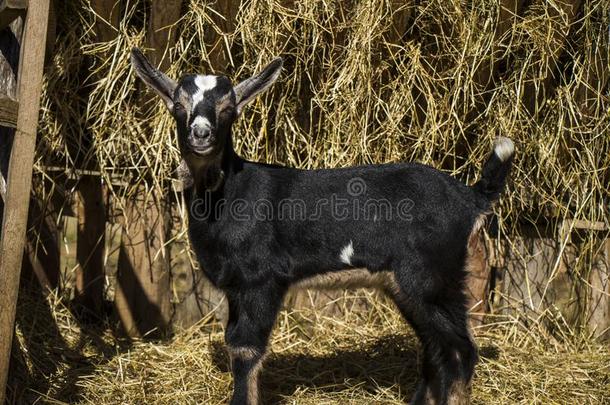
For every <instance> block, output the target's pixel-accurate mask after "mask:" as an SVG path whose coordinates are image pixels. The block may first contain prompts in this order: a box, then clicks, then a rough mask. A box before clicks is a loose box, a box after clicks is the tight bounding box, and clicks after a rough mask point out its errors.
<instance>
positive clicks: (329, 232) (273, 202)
mask: <svg viewBox="0 0 610 405" xmlns="http://www.w3.org/2000/svg"><path fill="white" fill-rule="evenodd" d="M131 63H132V65H133V67H134V68H135V71H136V73H137V75H138V76H139V77H140V78H141V79H142V80H143V81H144V82H145V83H146V84H147V85H148V86H150V87H151V88H152V89H153V90H155V91H156V92H157V93H158V94H159V95H160V96H161V98H162V99H163V101H164V102H165V104H166V106H167V108H168V110H169V111H170V112H171V114H172V115H173V117H174V119H175V121H176V125H177V129H178V144H179V148H180V152H181V155H182V158H183V159H184V162H185V163H186V166H187V167H188V171H189V172H190V173H191V174H192V183H193V184H192V187H191V188H190V189H189V190H188V192H187V201H188V204H189V207H190V209H189V235H190V238H191V244H192V247H193V249H194V250H195V252H196V254H197V258H198V260H199V262H200V264H201V267H202V269H203V271H204V272H205V274H206V276H207V277H208V278H209V279H210V281H211V282H212V283H213V284H214V285H215V286H216V287H218V288H220V289H221V290H222V291H223V292H224V293H225V294H226V297H227V299H228V303H229V321H228V324H227V327H226V332H225V340H226V344H227V346H228V349H229V352H230V354H231V362H232V372H233V377H234V392H233V397H232V400H231V404H234V405H236V404H250V405H252V404H256V403H258V399H259V398H258V396H259V395H258V375H259V372H260V369H261V364H262V361H263V357H264V355H265V352H266V349H267V343H268V339H269V335H270V333H271V330H272V328H273V325H274V322H275V319H276V316H277V314H278V311H279V310H280V307H281V306H282V301H283V298H284V296H285V294H286V292H287V291H288V290H289V288H291V287H295V286H296V287H314V286H318V287H323V288H324V287H326V288H328V287H363V286H364V287H377V288H380V289H382V290H383V291H385V292H386V293H387V294H388V295H389V296H391V297H392V298H393V300H394V302H395V303H396V306H397V307H398V309H399V310H400V312H401V313H402V315H403V316H404V318H405V319H406V320H407V321H408V322H409V323H410V324H411V326H412V327H413V328H414V330H415V332H416V333H417V335H418V337H419V339H420V341H421V342H422V345H423V352H424V357H423V364H422V376H421V379H420V382H419V385H418V388H417V389H416V392H415V394H414V396H413V398H412V403H413V404H461V403H467V402H468V399H469V396H470V393H469V386H470V381H471V378H472V375H473V372H474V367H475V363H476V362H477V350H476V346H475V343H474V341H473V339H472V337H471V335H470V332H469V328H468V316H467V308H466V306H467V305H466V303H467V298H466V295H465V287H466V286H465V279H466V277H467V274H468V267H469V262H470V258H471V257H472V245H473V244H475V243H476V242H475V239H476V238H478V236H479V232H480V230H481V228H482V226H483V224H484V222H485V221H484V219H485V217H486V216H488V215H489V214H490V212H491V204H492V202H493V201H494V200H496V199H497V198H498V196H499V194H500V192H501V191H502V189H503V187H504V184H505V181H506V178H507V176H508V173H509V169H510V166H511V162H512V158H513V154H514V146H513V143H512V142H511V141H510V140H509V139H507V138H499V139H497V140H496V142H495V146H494V149H493V152H492V154H491V155H490V157H489V159H488V160H487V162H486V163H485V165H484V167H483V172H482V177H481V179H480V180H479V181H478V182H477V183H476V184H475V185H474V186H472V187H469V186H467V185H464V184H462V183H461V182H459V181H457V180H456V179H454V178H452V177H450V176H448V175H447V174H445V173H442V172H440V171H438V170H436V169H434V168H432V167H429V166H425V165H421V164H417V163H399V164H384V165H369V166H360V167H352V168H346V169H329V170H297V169H293V168H286V167H280V166H274V165H267V164H260V163H255V162H249V161H246V160H244V159H242V158H240V157H239V156H237V154H236V153H235V150H234V148H233V139H232V130H231V128H232V125H233V123H234V122H235V120H236V119H237V118H238V116H239V115H240V113H241V112H242V110H243V109H244V107H245V106H246V104H248V103H249V102H250V101H252V100H253V99H254V97H255V96H256V95H257V94H260V93H261V92H263V91H264V90H266V89H267V88H269V86H271V84H272V83H273V82H274V81H275V80H276V79H277V78H278V76H279V74H280V71H281V68H282V60H281V59H279V58H278V59H275V60H273V61H272V62H271V63H270V64H269V65H268V66H267V67H265V68H264V69H263V70H262V71H261V72H260V73H258V74H256V75H254V76H252V77H250V78H249V79H246V80H244V81H242V82H241V83H239V84H237V85H236V86H233V85H232V84H231V82H230V80H229V79H228V78H227V77H224V76H203V75H185V76H183V77H182V78H180V80H179V81H178V82H175V81H174V80H172V79H170V78H169V77H167V76H166V75H165V74H164V73H162V72H160V71H159V70H157V69H155V68H154V67H153V66H152V65H151V64H150V63H149V62H148V61H147V59H146V58H145V57H144V55H143V54H142V53H141V52H140V51H139V50H138V49H135V48H134V49H133V51H132V53H131ZM286 208H288V209H286Z"/></svg>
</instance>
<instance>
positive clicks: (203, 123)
mask: <svg viewBox="0 0 610 405" xmlns="http://www.w3.org/2000/svg"><path fill="white" fill-rule="evenodd" d="M193 127H199V128H211V127H212V124H211V123H210V121H209V120H208V119H207V118H206V117H202V116H201V115H198V116H196V117H195V119H194V120H193V123H192V124H191V128H193Z"/></svg>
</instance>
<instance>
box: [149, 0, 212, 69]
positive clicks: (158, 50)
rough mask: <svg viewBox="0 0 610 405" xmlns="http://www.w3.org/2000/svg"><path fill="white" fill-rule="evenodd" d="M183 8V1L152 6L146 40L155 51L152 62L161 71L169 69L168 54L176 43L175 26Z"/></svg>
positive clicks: (156, 2) (155, 1)
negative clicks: (174, 39)
mask: <svg viewBox="0 0 610 405" xmlns="http://www.w3.org/2000/svg"><path fill="white" fill-rule="evenodd" d="M221 3H222V2H221ZM181 8H182V0H153V1H152V4H151V9H150V20H149V24H148V32H147V38H146V39H147V41H148V45H149V46H150V48H152V49H153V50H154V51H153V53H152V61H153V63H154V64H155V65H157V66H159V69H161V70H167V68H168V67H169V61H170V58H169V55H168V53H169V50H170V48H171V46H172V44H173V42H174V41H173V38H172V37H173V35H174V32H175V29H174V25H175V24H176V23H177V22H178V20H179V19H180V11H181Z"/></svg>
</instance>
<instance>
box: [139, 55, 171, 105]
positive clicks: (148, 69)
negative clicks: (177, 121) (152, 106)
mask: <svg viewBox="0 0 610 405" xmlns="http://www.w3.org/2000/svg"><path fill="white" fill-rule="evenodd" d="M131 65H132V66H133V68H134V69H135V71H136V74H137V75H138V76H139V77H140V79H142V81H143V82H144V83H146V84H147V85H148V86H149V87H151V88H152V89H153V90H155V91H156V92H157V94H158V95H160V96H161V98H162V99H163V101H165V105H166V106H167V108H168V109H169V110H170V111H171V110H172V108H173V107H174V99H173V97H174V90H176V86H177V84H176V82H175V81H173V80H172V79H170V78H169V77H167V76H166V75H165V73H163V72H161V71H160V70H158V69H155V68H154V67H153V65H151V64H150V62H149V61H148V59H146V56H144V54H143V53H142V51H140V50H139V49H138V48H133V49H132V50H131Z"/></svg>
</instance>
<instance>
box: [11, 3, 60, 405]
mask: <svg viewBox="0 0 610 405" xmlns="http://www.w3.org/2000/svg"><path fill="white" fill-rule="evenodd" d="M30 5H31V8H30V11H29V12H28V13H27V16H26V22H25V32H24V35H23V46H22V54H21V63H20V68H19V74H18V81H19V99H20V100H24V101H25V102H22V103H20V111H19V116H18V118H17V131H16V133H15V140H14V142H13V147H12V150H11V159H10V161H9V170H8V178H7V182H8V184H7V195H6V201H5V205H4V215H3V218H2V234H1V236H0V237H1V238H2V239H0V269H2V271H0V303H1V305H0V307H1V308H2V310H0V403H4V395H5V388H6V381H7V377H8V370H9V360H10V353H11V344H12V340H13V327H14V322H15V307H16V304H17V294H18V291H19V275H20V271H21V260H22V258H23V251H24V250H23V248H24V244H25V230H26V224H27V217H28V206H29V204H28V202H29V198H30V187H31V182H32V165H33V161H34V150H35V147H36V128H37V126H38V114H39V111H40V94H41V91H42V72H43V63H44V51H45V39H46V35H47V19H48V13H49V1H48V0H31V2H30ZM24 66H25V68H24Z"/></svg>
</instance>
